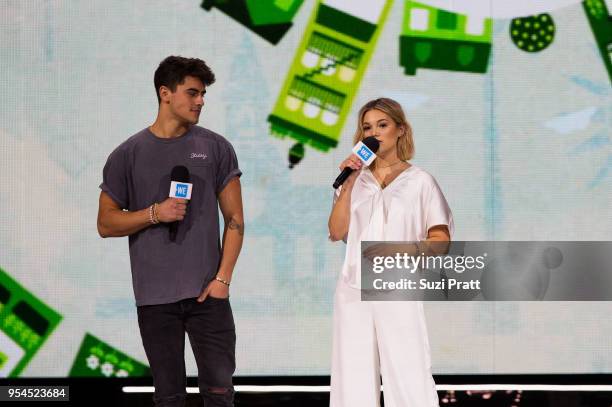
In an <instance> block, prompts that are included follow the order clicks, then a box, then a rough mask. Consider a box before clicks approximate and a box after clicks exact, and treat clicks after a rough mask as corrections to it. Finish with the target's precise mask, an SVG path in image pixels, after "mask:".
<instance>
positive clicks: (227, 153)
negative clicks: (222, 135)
mask: <svg viewBox="0 0 612 407" xmlns="http://www.w3.org/2000/svg"><path fill="white" fill-rule="evenodd" d="M218 165H219V167H218V168H217V180H216V182H217V194H219V193H221V191H223V189H224V188H225V186H226V185H227V183H228V182H230V181H231V180H232V178H234V177H240V176H241V175H242V171H240V169H239V168H238V158H237V157H236V153H235V152H234V148H233V147H232V145H231V144H230V143H229V142H227V141H225V142H224V143H222V144H221V145H220V146H219V164H218Z"/></svg>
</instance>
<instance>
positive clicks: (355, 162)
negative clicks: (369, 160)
mask: <svg viewBox="0 0 612 407" xmlns="http://www.w3.org/2000/svg"><path fill="white" fill-rule="evenodd" d="M346 167H349V168H352V169H353V170H354V171H353V172H352V173H351V175H349V177H348V178H347V179H346V181H344V184H342V187H343V188H351V187H352V186H353V184H354V183H355V180H356V179H357V176H358V175H359V170H361V168H362V167H363V163H362V162H361V160H360V159H359V158H358V157H357V156H356V155H355V154H351V155H350V156H348V157H347V158H346V159H345V160H344V161H342V162H341V163H340V167H339V168H340V171H343V170H344V169H345V168H346Z"/></svg>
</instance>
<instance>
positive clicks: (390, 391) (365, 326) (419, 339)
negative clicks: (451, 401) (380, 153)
mask: <svg viewBox="0 0 612 407" xmlns="http://www.w3.org/2000/svg"><path fill="white" fill-rule="evenodd" d="M338 196H339V190H337V191H336V195H335V199H337V197H338ZM436 225H447V226H448V228H449V232H450V233H451V235H452V233H453V229H454V227H453V219H452V213H451V211H450V208H449V207H448V204H447V202H446V199H445V198H444V195H443V194H442V191H441V190H440V187H439V186H438V184H437V183H436V181H435V179H434V178H433V177H432V176H431V175H429V174H428V173H427V172H425V171H423V170H421V169H420V168H418V167H416V166H414V165H412V166H410V167H408V168H407V169H406V170H404V171H403V172H402V173H401V174H400V175H398V176H397V178H395V179H394V180H393V182H391V183H390V184H389V185H388V186H387V187H386V188H385V189H381V187H380V185H379V183H378V181H377V180H376V178H375V177H374V175H373V174H372V172H371V171H370V170H369V169H367V168H366V169H364V170H362V171H361V173H360V174H359V175H358V177H357V179H356V180H355V185H354V187H353V191H352V193H351V221H350V225H349V231H348V235H347V247H346V256H345V259H344V265H343V267H342V273H341V275H340V278H339V279H338V284H337V287H336V293H335V298H334V318H333V349H332V369H331V394H330V406H331V407H374V406H379V405H380V401H379V400H380V377H381V376H382V381H383V385H384V398H385V407H433V406H438V396H437V393H436V388H435V383H434V381H433V377H432V373H431V359H430V350H429V341H428V339H427V327H426V325H425V315H424V312H423V304H422V303H421V302H419V301H368V302H366V301H364V302H362V301H361V293H360V290H359V288H360V283H361V270H360V269H361V253H360V251H361V247H360V246H361V241H362V240H373V241H376V240H378V241H384V240H387V241H413V242H414V241H423V240H425V239H426V238H427V231H428V230H429V229H430V228H431V227H432V226H436Z"/></svg>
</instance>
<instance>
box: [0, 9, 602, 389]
mask: <svg viewBox="0 0 612 407" xmlns="http://www.w3.org/2000/svg"><path fill="white" fill-rule="evenodd" d="M509 3H511V4H509ZM1 7H2V11H1V13H0V71H1V72H2V76H1V81H0V92H1V93H0V94H1V96H2V103H1V104H0V166H1V168H0V169H1V171H0V180H1V183H0V242H1V244H0V269H1V270H2V271H0V376H73V375H74V376H99V377H111V376H119V377H126V376H131V375H132V376H134V375H144V374H148V366H147V361H146V357H145V355H144V351H143V349H142V344H141V342H140V336H139V333H138V328H137V322H136V312H135V307H134V300H133V293H132V287H131V276H130V268H129V259H128V245H127V239H126V238H122V239H101V238H100V237H99V236H98V235H97V231H96V215H97V200H98V196H99V192H100V191H99V189H98V185H99V184H100V182H101V175H102V167H103V165H104V163H105V161H106V158H107V156H108V154H109V153H110V152H111V151H112V150H113V149H114V148H115V147H116V146H117V145H119V144H120V143H121V142H122V141H123V140H125V139H126V138H127V137H129V136H130V135H132V134H134V133H136V132H138V131H139V130H141V129H143V128H144V127H145V126H148V125H150V124H151V123H152V121H153V119H154V117H155V114H156V110H157V101H156V97H155V93H154V87H153V80H152V78H153V72H154V70H155V68H156V67H157V65H158V64H159V62H160V61H161V60H162V59H163V58H164V57H166V56H168V55H171V54H178V55H183V56H197V57H200V58H202V59H204V60H205V61H207V63H209V65H210V66H211V67H212V68H213V70H214V72H215V73H216V75H217V83H215V84H214V85H213V86H211V87H210V88H209V90H208V93H207V99H206V106H205V110H204V113H203V115H202V118H201V124H202V125H204V126H206V127H209V128H210V129H212V130H214V131H217V132H219V133H221V134H223V135H225V136H226V137H227V138H228V139H229V140H230V141H231V142H232V144H233V145H234V147H235V149H236V152H237V154H238V157H239V161H240V167H241V169H242V170H243V172H244V175H243V177H242V186H243V196H244V205H245V216H246V224H247V233H246V236H245V242H244V248H243V251H242V254H241V257H240V260H239V263H238V265H237V269H236V271H235V278H234V282H233V285H232V306H233V308H234V311H235V318H236V323H237V334H238V371H237V374H241V375H309V374H316V375H325V374H328V373H329V360H330V349H331V310H332V301H333V290H334V284H335V281H336V279H337V276H338V272H339V270H340V267H341V264H342V259H343V254H344V245H343V244H342V243H331V242H329V241H328V240H327V226H326V225H327V216H328V214H329V210H330V207H331V198H332V189H331V183H332V180H333V178H334V177H335V176H336V173H337V166H338V163H339V162H340V161H341V160H342V159H343V158H344V157H345V156H346V155H347V154H348V153H349V151H350V148H351V138H352V134H353V132H354V129H355V119H356V117H355V116H356V111H357V110H358V108H359V107H360V106H361V105H362V104H363V103H365V102H366V101H368V100H369V99H372V98H375V97H379V96H387V97H391V98H394V99H396V100H398V101H399V102H400V103H401V104H402V105H403V107H404V108H405V110H406V112H407V115H408V117H409V120H410V122H411V123H412V125H413V128H414V133H415V142H416V156H415V158H414V160H413V161H414V163H415V164H416V165H419V166H421V167H422V168H424V169H426V170H427V171H428V172H430V173H431V174H433V175H434V176H435V177H436V178H437V180H438V181H439V183H440V185H441V186H442V189H443V190H444V192H445V194H446V197H447V199H448V201H449V203H450V206H451V208H452V210H453V213H454V217H455V224H456V234H455V236H454V238H455V239H457V240H556V241H559V240H610V236H611V234H610V230H612V212H611V211H610V202H611V201H612V173H611V169H612V147H611V146H612V145H611V142H610V119H611V117H612V103H611V84H612V65H611V59H610V58H611V57H610V55H611V54H610V49H611V43H612V34H611V33H612V28H611V24H612V23H611V21H612V20H611V17H610V10H612V5H611V4H610V2H609V1H604V0H585V1H582V2H581V1H579V0H557V1H555V0H538V1H535V0H534V1H528V0H521V1H513V2H507V1H504V0H487V1H485V0H481V1H474V0H471V1H470V0H455V1H444V0H421V1H418V2H417V1H406V0H396V1H390V0H388V1H385V0H373V1H349V0H345V1H342V0H325V1H299V0H276V1H272V0H270V1H249V0H236V1H209V0H204V1H203V2H202V3H200V2H199V1H197V0H195V1H185V0H182V1H166V0H164V1H131V2H125V1H105V2H76V1H53V2H51V1H50V2H39V1H37V2H35V1H17V0H14V1H8V2H4V3H3V5H2V6H1ZM610 307H611V306H610V305H609V304H608V303H589V302H583V303H571V302H555V303H535V302H522V303H513V302H506V303H484V302H481V303H427V304H426V312H427V318H428V328H429V332H430V340H431V346H432V359H433V369H434V372H435V373H573V372H575V373H579V372H580V373H581V372H588V373H601V372H606V373H611V372H612V347H611V345H610V341H609V338H610V336H611V335H612V320H611V319H610V318H609V314H610V311H611V308H610ZM188 353H189V352H188ZM188 361H189V366H188V372H189V373H190V374H194V373H195V363H194V362H193V360H192V358H191V356H188Z"/></svg>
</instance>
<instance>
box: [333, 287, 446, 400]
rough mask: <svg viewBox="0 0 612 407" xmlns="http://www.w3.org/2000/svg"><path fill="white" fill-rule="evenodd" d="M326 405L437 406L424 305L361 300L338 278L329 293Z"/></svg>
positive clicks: (413, 302) (359, 295) (356, 291)
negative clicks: (331, 298)
mask: <svg viewBox="0 0 612 407" xmlns="http://www.w3.org/2000/svg"><path fill="white" fill-rule="evenodd" d="M333 320H334V322H333V349H332V368H331V395H330V406H331V407H378V406H380V377H381V375H382V381H383V385H384V399H385V407H434V406H435V407H438V394H437V393H436V387H435V383H434V381H433V377H432V375H431V358H430V350H429V341H428V339H427V328H426V326H425V314H424V312H423V304H422V303H421V302H418V301H376V302H374V301H368V302H366V301H364V302H361V293H360V290H359V289H355V288H352V287H350V286H348V285H347V284H346V283H345V282H344V281H343V280H342V278H340V279H339V281H338V285H337V286H336V294H335V298H334V319H333Z"/></svg>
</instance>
